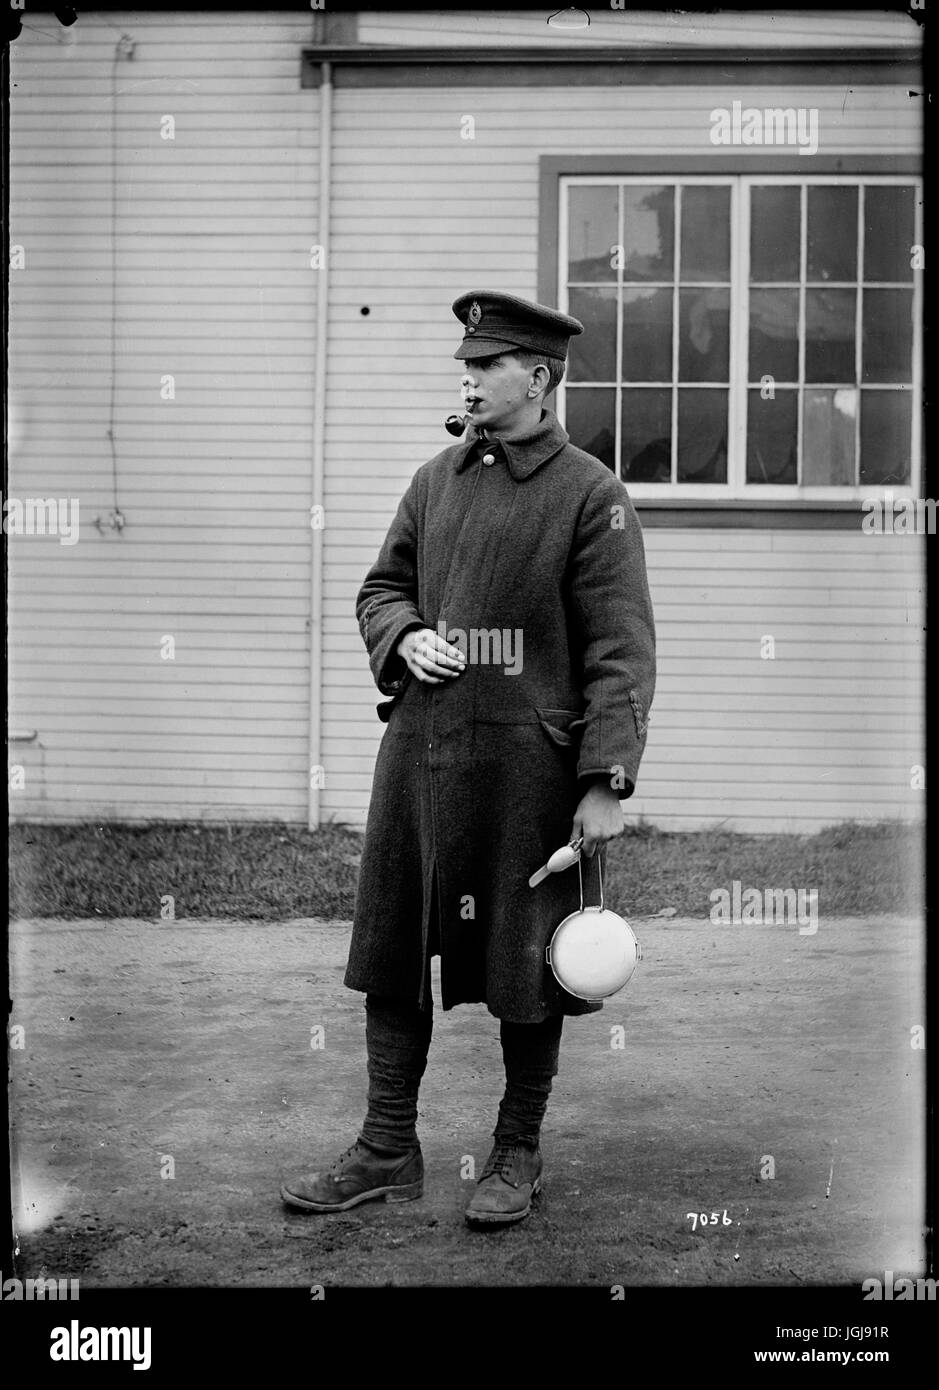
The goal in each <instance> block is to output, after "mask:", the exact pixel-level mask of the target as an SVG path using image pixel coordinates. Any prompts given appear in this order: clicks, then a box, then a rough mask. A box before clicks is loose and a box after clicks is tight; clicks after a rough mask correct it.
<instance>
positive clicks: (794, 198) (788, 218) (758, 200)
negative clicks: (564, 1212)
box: [750, 185, 800, 282]
mask: <svg viewBox="0 0 939 1390" xmlns="http://www.w3.org/2000/svg"><path fill="white" fill-rule="evenodd" d="M799 226H800V212H799V189H798V188H795V187H791V186H789V185H777V186H774V187H762V188H753V189H751V191H750V279H751V280H752V281H755V282H760V281H762V280H798V278H799Z"/></svg>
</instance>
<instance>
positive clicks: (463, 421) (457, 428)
mask: <svg viewBox="0 0 939 1390" xmlns="http://www.w3.org/2000/svg"><path fill="white" fill-rule="evenodd" d="M468 424H469V416H468V415H448V416H447V418H446V420H444V422H443V427H444V429H445V430H446V431H447V433H448V434H453V435H456V437H457V439H459V437H460V435H461V434H462V433H463V431H464V430H465V429H466V426H467V425H468Z"/></svg>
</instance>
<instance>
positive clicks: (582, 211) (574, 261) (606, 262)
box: [567, 184, 619, 280]
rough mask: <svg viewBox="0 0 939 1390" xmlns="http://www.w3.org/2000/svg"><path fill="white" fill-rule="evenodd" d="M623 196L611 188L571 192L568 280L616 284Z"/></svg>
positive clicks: (611, 186) (583, 188) (569, 203)
mask: <svg viewBox="0 0 939 1390" xmlns="http://www.w3.org/2000/svg"><path fill="white" fill-rule="evenodd" d="M618 203H619V192H618V190H617V188H616V187H615V186H614V185H612V184H610V185H609V186H608V187H602V186H601V187H597V186H594V187H583V186H581V185H579V184H574V185H572V187H571V188H570V189H569V193H568V206H569V225H570V246H569V248H568V263H567V278H568V280H615V279H616V271H615V270H614V269H613V265H612V261H613V250H614V247H615V245H616V240H617V219H618V213H617V206H618Z"/></svg>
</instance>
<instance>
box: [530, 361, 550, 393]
mask: <svg viewBox="0 0 939 1390" xmlns="http://www.w3.org/2000/svg"><path fill="white" fill-rule="evenodd" d="M531 377H532V381H533V382H534V383H535V385H536V386H537V388H538V391H539V393H544V392H545V391H547V389H548V384H549V382H550V381H551V373H550V372H549V371H548V369H547V367H546V366H545V364H544V363H543V362H539V363H538V365H537V366H536V367H532V369H531Z"/></svg>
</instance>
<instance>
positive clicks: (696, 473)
mask: <svg viewBox="0 0 939 1390" xmlns="http://www.w3.org/2000/svg"><path fill="white" fill-rule="evenodd" d="M726 481H727V392H726V391H717V390H713V391H707V390H700V389H699V390H694V389H683V390H679V392H678V482H680V483H726Z"/></svg>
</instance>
